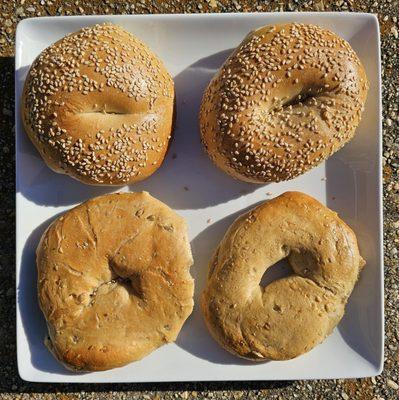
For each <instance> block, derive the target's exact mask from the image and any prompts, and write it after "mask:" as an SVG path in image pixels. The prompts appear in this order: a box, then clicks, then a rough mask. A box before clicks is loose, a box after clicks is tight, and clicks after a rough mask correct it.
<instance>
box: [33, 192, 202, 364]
mask: <svg viewBox="0 0 399 400" xmlns="http://www.w3.org/2000/svg"><path fill="white" fill-rule="evenodd" d="M192 262H193V260H192V255H191V250H190V244H189V241H188V235H187V226H186V222H185V220H184V219H183V218H182V217H180V216H179V215H177V214H176V213H175V212H174V211H172V210H171V209H170V208H169V207H168V206H166V205H165V204H163V203H162V202H160V201H159V200H157V199H155V198H153V197H151V196H150V195H149V194H148V193H146V192H142V193H116V194H110V195H105V196H100V197H96V198H94V199H91V200H89V201H87V202H85V203H82V204H80V205H79V206H77V207H75V208H73V209H72V210H69V211H68V212H66V213H65V214H63V215H62V216H60V217H59V218H58V219H56V220H55V221H54V222H53V223H52V224H51V225H50V227H49V228H48V229H47V231H46V232H45V233H44V234H43V237H42V239H41V241H40V244H39V246H38V248H37V268H38V294H39V304H40V307H41V309H42V311H43V313H44V316H45V318H46V321H47V326H48V330H49V338H48V340H47V343H46V344H47V346H48V347H49V349H50V350H51V351H52V352H53V353H54V355H55V356H56V357H57V358H58V359H59V360H60V361H61V362H62V363H64V364H65V365H66V366H67V367H68V368H71V369H74V370H84V371H99V370H106V369H110V368H115V367H120V366H122V365H125V364H127V363H129V362H132V361H135V360H139V359H141V358H143V357H144V356H146V355H147V354H149V353H151V352H152V351H154V350H155V349H156V348H158V347H160V346H162V345H164V344H166V343H169V342H173V341H174V340H175V339H176V337H177V335H178V334H179V332H180V329H181V327H182V325H183V323H184V321H185V320H186V318H187V317H188V316H189V315H190V313H191V311H192V309H193V291H194V282H193V279H192V278H191V276H190V272H189V267H190V265H191V264H192Z"/></svg>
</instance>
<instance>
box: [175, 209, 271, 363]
mask: <svg viewBox="0 0 399 400" xmlns="http://www.w3.org/2000/svg"><path fill="white" fill-rule="evenodd" d="M260 203H261V202H259V203H256V204H252V205H251V206H249V207H247V208H245V209H243V210H240V211H238V212H236V213H234V214H231V215H229V216H228V217H225V218H223V219H221V220H219V221H217V222H215V223H214V224H212V225H211V226H209V227H208V228H206V229H204V230H203V231H202V232H201V233H200V234H199V235H197V236H196V237H195V239H193V240H192V241H191V248H192V251H193V258H194V260H201V261H202V260H203V261H202V262H201V263H199V262H198V261H197V262H195V263H194V265H193V266H192V267H191V270H190V272H191V275H192V276H193V278H194V280H195V293H194V310H193V313H192V314H191V316H190V317H189V319H188V320H187V321H186V323H185V324H184V326H183V329H182V331H181V332H180V334H179V336H178V338H177V340H176V344H177V345H178V346H179V347H181V348H183V349H184V350H186V351H188V352H190V353H191V354H193V355H195V356H196V357H199V358H202V359H204V360H207V361H210V362H212V363H216V364H233V365H249V366H253V365H255V364H254V362H253V361H249V360H245V359H243V358H239V357H236V356H234V355H232V354H230V353H229V352H227V351H226V350H224V349H223V348H222V347H221V346H220V345H219V344H218V343H217V342H216V341H215V340H214V339H213V338H212V337H211V335H210V333H209V331H208V329H207V328H206V325H205V322H204V319H203V317H202V313H201V308H200V298H201V293H202V291H203V289H204V287H205V283H206V276H207V273H208V261H209V260H210V259H211V257H212V255H213V252H214V251H215V249H216V247H217V246H218V244H219V242H220V241H221V240H222V238H223V236H224V234H225V232H226V231H227V229H228V227H229V226H230V225H231V224H232V223H233V221H234V220H235V219H237V218H238V217H239V216H240V215H241V214H243V213H245V212H247V211H249V210H251V209H252V208H254V207H256V206H257V205H258V204H260ZM265 275H266V274H265ZM268 275H269V274H268ZM270 279H271V280H274V279H275V278H273V277H271V276H270ZM266 362H268V361H266ZM256 364H257V363H256Z"/></svg>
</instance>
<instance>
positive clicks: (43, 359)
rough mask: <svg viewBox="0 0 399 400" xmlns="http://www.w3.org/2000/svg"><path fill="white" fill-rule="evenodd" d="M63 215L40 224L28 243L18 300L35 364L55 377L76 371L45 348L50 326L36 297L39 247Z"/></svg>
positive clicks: (21, 270)
mask: <svg viewBox="0 0 399 400" xmlns="http://www.w3.org/2000/svg"><path fill="white" fill-rule="evenodd" d="M60 214H62V213H59V214H57V215H54V216H53V217H51V218H49V219H48V220H47V221H45V222H43V223H42V224H41V225H39V226H38V227H37V228H36V229H35V230H34V231H33V232H32V233H31V234H30V235H29V237H28V239H27V241H26V243H25V246H24V248H23V251H22V257H21V268H20V272H19V285H18V287H17V301H18V305H19V310H20V316H21V321H22V325H23V329H24V332H25V335H26V336H27V342H28V344H29V349H30V354H31V361H32V365H33V366H34V367H35V368H37V369H39V370H41V371H46V372H51V373H54V374H63V375H76V372H72V371H69V370H68V369H66V368H65V367H64V366H63V365H62V364H61V363H59V362H58V361H57V360H56V359H55V357H54V356H53V355H52V354H51V352H50V351H49V350H48V349H47V347H46V346H45V344H44V338H45V337H46V335H47V326H46V321H45V319H44V316H43V313H42V311H41V310H40V307H39V302H38V298H37V270H36V248H37V246H38V244H39V241H40V238H41V237H42V234H43V233H44V231H45V230H46V229H47V227H48V226H49V225H50V224H51V222H52V221H54V220H55V219H56V218H57V217H58V216H59V215H60ZM78 373H79V372H78ZM81 374H83V373H81Z"/></svg>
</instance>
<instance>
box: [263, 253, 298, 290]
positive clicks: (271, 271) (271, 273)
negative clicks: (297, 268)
mask: <svg viewBox="0 0 399 400" xmlns="http://www.w3.org/2000/svg"><path fill="white" fill-rule="evenodd" d="M290 275H292V268H291V266H290V264H289V262H288V258H287V257H285V258H283V259H282V260H280V261H278V262H276V263H275V264H273V265H271V266H270V267H269V268H267V269H266V271H265V272H264V274H263V276H262V279H261V280H260V286H262V287H263V288H264V287H266V286H267V285H269V284H270V283H272V282H274V281H276V280H278V279H281V278H286V277H287V276H290Z"/></svg>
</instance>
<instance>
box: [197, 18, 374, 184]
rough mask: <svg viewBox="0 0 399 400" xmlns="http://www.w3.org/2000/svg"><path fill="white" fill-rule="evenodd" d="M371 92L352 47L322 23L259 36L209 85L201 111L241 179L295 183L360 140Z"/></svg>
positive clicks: (207, 134) (222, 156) (207, 139)
mask: <svg viewBox="0 0 399 400" xmlns="http://www.w3.org/2000/svg"><path fill="white" fill-rule="evenodd" d="M367 92H368V80H367V77H366V73H365V70H364V68H363V66H362V64H361V62H360V60H359V58H358V56H357V55H356V53H355V52H354V50H353V49H352V48H351V46H350V45H349V43H347V42H346V41H345V40H343V39H342V38H340V37H338V36H337V35H336V34H334V33H333V32H331V31H329V30H327V29H324V28H321V27H319V26H316V25H308V24H297V23H289V24H282V25H275V26H265V27H263V28H260V29H257V30H256V31H254V32H251V33H250V34H249V35H248V36H247V37H246V38H245V39H244V41H243V42H242V43H241V44H240V45H239V46H238V48H237V49H236V50H235V51H234V53H233V54H232V55H231V56H230V57H229V58H228V59H227V61H226V62H225V63H224V65H223V66H222V67H221V69H220V70H219V72H218V73H217V74H216V75H215V77H214V78H213V79H212V81H211V82H210V84H209V86H208V87H207V89H206V91H205V93H204V96H203V100H202V104H201V110H200V128H201V136H202V142H203V144H204V147H205V149H206V151H207V153H208V154H209V156H210V158H211V159H212V160H213V161H214V163H215V164H216V165H217V166H218V167H219V168H221V169H222V170H224V171H225V172H227V173H228V174H230V175H231V176H233V177H234V178H237V179H240V180H243V181H248V182H254V183H264V182H279V181H283V180H288V179H292V178H295V177H296V176H298V175H300V174H303V173H304V172H306V171H308V170H309V169H311V168H312V167H314V166H316V165H318V164H319V163H320V162H322V161H323V160H325V159H326V158H327V157H329V156H330V155H331V154H333V153H334V152H335V151H337V150H338V149H340V148H341V147H342V146H343V145H344V144H345V143H347V142H348V141H349V140H350V139H351V138H352V137H353V135H354V133H355V130H356V127H357V126H358V124H359V122H360V119H361V114H362V111H363V108H364V104H365V101H366V97H367Z"/></svg>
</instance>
